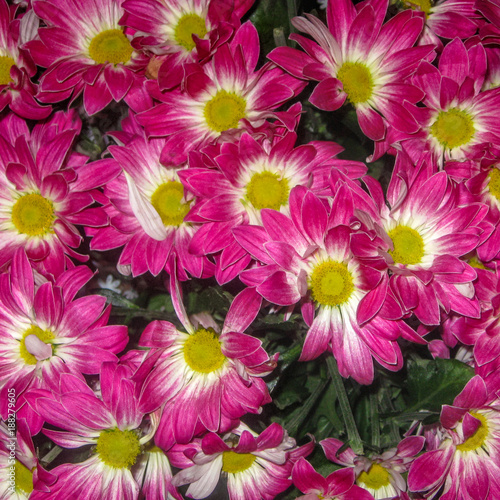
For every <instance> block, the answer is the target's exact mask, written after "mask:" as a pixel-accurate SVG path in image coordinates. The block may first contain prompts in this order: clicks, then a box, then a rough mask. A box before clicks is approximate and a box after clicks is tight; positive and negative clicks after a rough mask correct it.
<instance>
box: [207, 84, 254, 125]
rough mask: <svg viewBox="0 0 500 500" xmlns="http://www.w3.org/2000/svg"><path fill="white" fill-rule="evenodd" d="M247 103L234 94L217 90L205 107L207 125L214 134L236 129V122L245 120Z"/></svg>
mask: <svg viewBox="0 0 500 500" xmlns="http://www.w3.org/2000/svg"><path fill="white" fill-rule="evenodd" d="M246 106H247V103H246V101H245V99H243V97H240V96H239V95H237V94H235V93H234V92H227V91H226V90H219V91H218V92H217V94H215V96H214V97H212V99H210V101H208V102H207V104H206V105H205V110H204V112H203V113H204V115H205V120H206V122H207V125H208V126H209V127H210V128H211V129H212V130H215V132H224V131H225V130H229V129H230V128H237V127H238V122H239V121H240V120H241V119H242V118H245V111H246Z"/></svg>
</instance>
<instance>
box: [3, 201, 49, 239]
mask: <svg viewBox="0 0 500 500" xmlns="http://www.w3.org/2000/svg"><path fill="white" fill-rule="evenodd" d="M12 222H13V224H14V226H16V229H17V230H18V231H19V232H20V233H22V234H27V235H28V236H42V235H44V234H47V233H48V232H49V231H50V230H51V228H52V223H53V222H54V205H52V202H51V201H50V200H47V199H46V198H44V197H43V196H41V195H39V194H36V193H32V194H25V195H24V196H22V197H21V198H19V199H18V200H17V201H16V203H15V204H14V206H13V207H12Z"/></svg>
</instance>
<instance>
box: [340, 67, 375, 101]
mask: <svg viewBox="0 0 500 500" xmlns="http://www.w3.org/2000/svg"><path fill="white" fill-rule="evenodd" d="M337 78H338V79H339V80H340V81H341V82H342V85H343V87H344V92H345V93H346V94H347V98H348V99H349V101H350V102H351V103H352V104H359V103H363V102H366V101H368V99H370V97H371V96H372V92H373V87H374V84H373V78H372V74H371V72H370V70H369V69H368V68H367V67H366V65H365V64H363V63H360V62H345V63H344V64H342V66H341V67H340V69H339V71H338V73H337Z"/></svg>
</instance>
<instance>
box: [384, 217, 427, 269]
mask: <svg viewBox="0 0 500 500" xmlns="http://www.w3.org/2000/svg"><path fill="white" fill-rule="evenodd" d="M389 238H391V240H392V242H393V243H394V250H392V251H391V250H389V253H390V254H391V255H392V258H393V259H394V262H395V263H396V264H403V265H405V266H408V265H412V264H419V263H420V262H421V261H422V257H423V256H424V240H423V239H422V236H420V234H419V233H418V232H417V231H415V229H412V228H411V227H408V226H396V227H395V228H394V229H393V230H391V231H389Z"/></svg>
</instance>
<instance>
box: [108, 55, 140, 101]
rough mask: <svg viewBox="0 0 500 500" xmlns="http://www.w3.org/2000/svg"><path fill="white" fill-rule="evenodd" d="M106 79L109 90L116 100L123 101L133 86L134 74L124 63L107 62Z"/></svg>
mask: <svg viewBox="0 0 500 500" xmlns="http://www.w3.org/2000/svg"><path fill="white" fill-rule="evenodd" d="M104 79H105V80H106V85H107V86H108V89H109V92H110V93H111V95H112V96H113V99H114V100H115V101H116V102H119V101H121V100H122V99H123V98H124V97H125V95H126V94H127V92H128V90H129V89H130V87H131V86H132V82H133V76H132V73H131V71H130V70H128V69H126V68H124V67H123V66H122V65H116V66H114V65H112V64H106V66H105V68H104Z"/></svg>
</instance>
